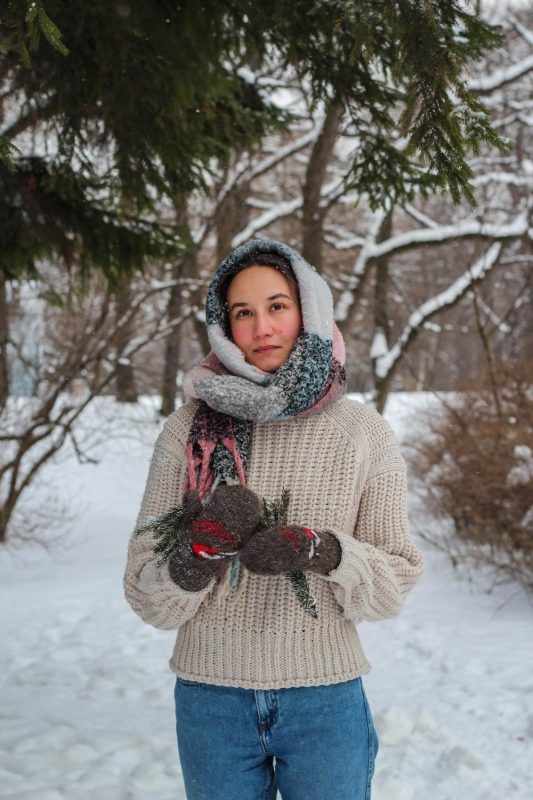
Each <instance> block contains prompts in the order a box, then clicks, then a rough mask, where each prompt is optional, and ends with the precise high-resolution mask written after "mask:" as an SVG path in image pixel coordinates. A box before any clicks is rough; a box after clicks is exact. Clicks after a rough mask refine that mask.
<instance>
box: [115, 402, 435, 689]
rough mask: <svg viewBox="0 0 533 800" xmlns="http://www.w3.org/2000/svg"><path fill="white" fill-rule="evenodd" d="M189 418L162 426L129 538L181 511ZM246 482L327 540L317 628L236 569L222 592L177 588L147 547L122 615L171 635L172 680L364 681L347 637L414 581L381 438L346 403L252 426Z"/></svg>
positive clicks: (269, 581)
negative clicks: (282, 500) (285, 493)
mask: <svg viewBox="0 0 533 800" xmlns="http://www.w3.org/2000/svg"><path fill="white" fill-rule="evenodd" d="M194 410H195V402H194V401H193V402H191V403H189V404H187V405H185V406H183V407H182V408H180V409H179V410H178V411H176V412H174V413H173V414H171V415H170V417H169V418H168V420H167V421H166V424H165V426H164V429H163V431H162V432H161V434H160V436H159V438H158V440H157V444H156V447H155V451H154V454H153V457H152V462H151V465H150V472H149V475H148V481H147V484H146V489H145V492H144V497H143V501H142V506H141V510H140V513H139V517H138V520H137V526H136V527H137V528H139V527H140V526H142V525H144V524H145V523H146V522H148V521H149V520H150V519H151V518H153V517H154V516H158V515H159V514H162V513H163V512H165V511H167V510H168V509H170V508H171V507H173V506H176V505H179V504H180V502H181V495H182V489H183V483H184V478H185V461H184V457H183V451H184V448H185V443H186V441H187V435H188V431H189V426H190V423H191V420H192V417H193V414H194ZM247 481H248V482H247V485H248V486H249V487H250V488H251V489H252V490H253V491H254V492H256V493H257V494H258V495H259V497H264V498H266V499H267V500H277V499H279V497H280V495H281V491H282V489H283V488H287V489H289V490H290V493H291V504H290V508H289V522H290V523H293V524H298V525H309V526H310V527H312V528H314V529H316V530H317V531H326V530H327V531H331V532H332V533H334V534H335V535H336V536H337V538H338V539H339V541H340V544H341V547H342V558H341V562H340V564H339V566H338V567H337V568H336V569H335V570H333V572H330V573H329V574H328V575H325V576H323V575H315V574H312V573H308V580H309V585H310V589H311V592H312V593H313V595H314V596H315V597H316V599H317V604H318V619H313V618H312V617H310V616H309V615H308V614H306V613H305V612H304V610H303V609H302V607H301V606H300V604H299V603H298V601H297V599H296V597H295V596H294V594H293V590H292V588H291V586H290V584H289V582H288V580H287V578H286V577H285V576H283V575H280V576H259V575H254V574H252V573H250V572H248V571H247V570H246V569H245V567H243V566H241V574H240V577H239V583H238V585H237V586H236V587H235V588H234V589H229V590H228V588H227V581H225V582H222V583H220V584H216V583H215V580H214V579H213V580H212V581H211V582H210V583H209V584H208V586H207V587H206V588H205V589H203V590H201V591H199V592H187V591H184V590H182V589H180V588H179V587H178V586H176V584H175V583H174V582H173V581H172V580H171V578H170V576H169V574H168V568H167V565H166V564H164V565H163V566H161V567H158V566H157V564H156V562H157V557H156V556H154V552H153V546H154V542H153V539H152V538H151V536H150V535H149V534H143V535H141V536H137V535H136V534H135V533H134V534H133V536H132V538H131V541H130V545H129V551H128V562H127V566H126V572H125V576H124V587H125V593H126V598H127V600H128V602H129V604H130V605H131V607H132V608H133V610H134V611H135V612H136V613H137V614H138V615H139V616H140V617H141V618H142V619H143V620H144V621H145V622H148V623H150V624H151V625H154V626H155V627H156V628H165V629H170V628H178V635H177V641H176V645H175V648H174V653H173V656H172V658H171V660H170V666H171V669H172V670H173V671H174V672H175V673H176V674H177V675H178V676H179V677H181V678H186V679H189V680H193V681H203V682H206V683H215V684H222V685H226V686H241V687H246V688H250V689H279V688H283V687H289V686H316V685H320V684H331V683H337V682H340V681H346V680H349V679H351V678H355V677H358V676H359V675H362V674H364V673H366V672H368V671H369V669H370V664H369V663H368V661H367V660H366V658H365V655H364V653H363V650H362V647H361V644H360V641H359V637H358V635H357V631H356V627H355V626H356V624H357V623H358V622H360V621H361V620H379V619H385V618H387V617H393V616H395V615H396V614H398V613H399V612H400V609H401V607H402V603H403V600H404V597H405V595H406V594H407V592H408V591H409V590H410V589H411V588H412V587H413V586H414V584H415V583H416V581H417V580H418V578H419V577H420V576H421V574H422V571H423V562H422V556H421V554H420V553H419V551H418V550H417V549H416V548H415V546H414V545H413V543H412V541H411V539H410V537H409V532H408V524H407V513H406V482H405V463H404V460H403V458H402V456H401V455H400V450H399V447H398V444H397V442H396V439H395V438H394V435H393V433H392V431H391V429H390V427H389V425H388V424H387V423H386V422H385V421H384V420H383V419H382V418H381V417H380V416H379V414H378V413H377V412H376V411H374V410H373V409H371V408H369V407H367V406H364V405H361V404H360V403H356V402H354V401H352V400H349V399H348V398H346V397H343V398H341V399H340V400H338V401H337V402H336V403H334V404H332V405H331V406H329V407H328V408H327V409H326V410H324V411H322V412H321V413H319V414H316V415H314V416H309V417H296V418H293V419H291V420H288V421H285V422H265V423H255V424H254V428H253V440H252V452H251V460H250V464H249V467H248V478H247Z"/></svg>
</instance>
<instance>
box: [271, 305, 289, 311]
mask: <svg viewBox="0 0 533 800" xmlns="http://www.w3.org/2000/svg"><path fill="white" fill-rule="evenodd" d="M272 308H273V309H275V310H276V311H277V310H278V309H280V308H287V306H286V305H285V303H273V304H272Z"/></svg>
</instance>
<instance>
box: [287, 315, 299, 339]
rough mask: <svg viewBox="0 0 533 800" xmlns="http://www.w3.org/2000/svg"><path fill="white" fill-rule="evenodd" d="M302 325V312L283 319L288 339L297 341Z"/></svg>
mask: <svg viewBox="0 0 533 800" xmlns="http://www.w3.org/2000/svg"><path fill="white" fill-rule="evenodd" d="M301 327H302V317H301V314H300V312H298V313H296V314H294V315H291V318H290V319H286V320H284V321H283V334H284V335H285V337H286V338H287V339H290V340H291V341H292V342H295V341H296V339H297V338H298V336H299V334H300V330H301Z"/></svg>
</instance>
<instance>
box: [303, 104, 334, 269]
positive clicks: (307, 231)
mask: <svg viewBox="0 0 533 800" xmlns="http://www.w3.org/2000/svg"><path fill="white" fill-rule="evenodd" d="M343 111H344V107H343V106H342V104H341V103H340V102H339V101H338V100H334V101H333V102H332V103H331V105H330V106H329V108H328V110H327V113H326V117H325V119H324V125H323V128H322V131H321V133H320V136H319V137H318V139H317V140H316V142H315V144H314V146H313V150H312V152H311V155H310V157H309V162H308V164H307V170H306V173H305V183H304V186H303V209H302V213H303V219H302V255H303V257H304V258H305V260H306V261H308V262H309V263H310V264H312V265H313V266H314V267H315V268H316V269H317V270H318V271H319V272H320V270H321V269H322V227H323V224H324V210H323V209H321V208H320V198H321V192H322V186H323V184H324V180H325V178H326V170H327V167H328V164H329V162H330V161H331V157H332V155H333V148H334V146H335V142H336V141H337V135H338V133H339V125H340V123H341V120H342V115H343Z"/></svg>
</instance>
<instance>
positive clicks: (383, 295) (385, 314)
mask: <svg viewBox="0 0 533 800" xmlns="http://www.w3.org/2000/svg"><path fill="white" fill-rule="evenodd" d="M392 215H393V212H392V210H391V211H389V213H388V214H387V215H386V216H385V217H384V218H383V222H382V223H381V227H380V229H379V233H378V235H377V236H376V243H377V244H379V242H384V241H386V240H387V239H389V238H390V236H391V234H392ZM375 267H376V284H375V288H374V331H375V332H376V333H378V332H380V333H381V334H382V335H383V336H384V337H385V341H386V342H387V347H388V346H390V320H389V304H388V298H389V257H388V256H387V255H384V256H381V257H380V258H377V259H376V260H375ZM372 371H373V376H374V386H375V397H376V408H377V410H378V411H379V413H380V414H382V413H383V411H384V409H385V404H386V402H387V396H388V394H389V391H390V387H391V383H392V378H393V374H394V373H393V371H391V372H390V373H388V374H387V375H385V376H384V377H380V376H379V375H378V374H377V373H376V370H375V364H373V365H372Z"/></svg>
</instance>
